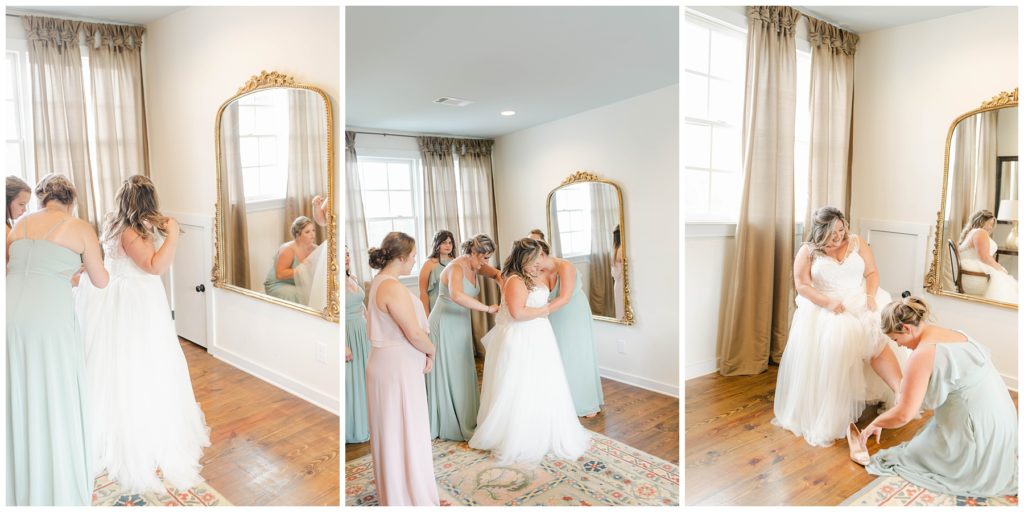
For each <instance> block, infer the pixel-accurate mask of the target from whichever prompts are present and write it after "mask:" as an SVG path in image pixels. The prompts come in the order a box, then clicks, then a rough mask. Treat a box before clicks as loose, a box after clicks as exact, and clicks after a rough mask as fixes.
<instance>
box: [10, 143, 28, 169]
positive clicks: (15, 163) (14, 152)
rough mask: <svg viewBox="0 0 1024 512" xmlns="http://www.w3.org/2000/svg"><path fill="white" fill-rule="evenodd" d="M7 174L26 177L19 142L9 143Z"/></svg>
mask: <svg viewBox="0 0 1024 512" xmlns="http://www.w3.org/2000/svg"><path fill="white" fill-rule="evenodd" d="M7 174H13V175H14V176H21V177H24V176H25V173H24V169H22V168H21V144H19V143H17V142H8V143H7Z"/></svg>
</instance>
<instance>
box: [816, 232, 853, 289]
mask: <svg viewBox="0 0 1024 512" xmlns="http://www.w3.org/2000/svg"><path fill="white" fill-rule="evenodd" d="M850 244H851V246H850V248H849V252H848V254H847V255H846V259H844V260H843V261H842V262H839V261H836V260H835V259H834V258H832V257H831V256H828V255H825V254H822V253H819V252H815V253H812V255H811V258H812V261H811V284H813V285H814V288H815V289H817V290H818V291H820V292H822V293H825V294H830V293H841V292H847V291H850V290H855V289H861V290H862V289H863V288H864V259H863V258H861V256H860V239H859V238H852V239H851V240H850Z"/></svg>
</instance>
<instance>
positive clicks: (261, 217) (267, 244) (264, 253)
mask: <svg viewBox="0 0 1024 512" xmlns="http://www.w3.org/2000/svg"><path fill="white" fill-rule="evenodd" d="M284 213H285V211H284V208H271V209H267V210H258V211H250V212H248V214H247V218H246V221H247V222H248V224H249V226H250V228H249V289H250V290H255V291H257V292H260V293H263V292H264V288H263V283H264V282H265V281H266V280H267V272H269V271H270V267H271V266H272V265H274V264H275V263H276V262H277V259H276V258H275V256H276V255H277V250H278V249H279V248H280V247H281V244H283V243H285V242H287V241H288V240H286V239H285V238H284V236H283V235H282V234H281V230H280V229H279V227H280V226H284V225H286V224H285V219H284Z"/></svg>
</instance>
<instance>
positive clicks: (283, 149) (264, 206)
mask: <svg viewBox="0 0 1024 512" xmlns="http://www.w3.org/2000/svg"><path fill="white" fill-rule="evenodd" d="M270 91H274V92H277V91H278V90H277V89H270ZM253 98H255V96H254V94H248V95H245V96H242V98H241V99H249V100H252V99H253ZM275 100H276V101H279V102H281V103H280V104H277V103H260V104H246V103H243V102H241V101H240V102H239V105H238V108H239V118H241V109H253V110H257V109H265V110H270V111H276V110H277V109H284V110H285V115H284V116H283V117H284V118H286V119H287V117H288V115H287V110H288V102H287V98H284V97H277V98H275ZM239 128H241V127H239ZM238 139H239V145H241V143H242V139H255V140H256V141H257V147H258V146H259V141H260V140H261V139H270V140H272V141H273V144H274V145H275V146H276V147H277V149H276V156H275V160H274V162H273V163H270V164H267V163H266V162H265V161H263V160H262V159H261V160H260V161H259V162H258V163H257V164H256V165H255V166H252V165H250V166H241V172H242V175H243V176H244V175H245V173H246V170H247V169H255V172H257V173H258V174H259V176H258V177H257V179H258V180H259V181H260V185H259V187H258V188H259V190H258V191H256V192H254V193H252V194H248V193H246V195H245V203H246V211H253V212H257V211H265V210H273V209H280V208H284V206H285V195H286V194H287V186H285V187H277V186H275V185H273V184H271V185H267V184H264V183H263V175H262V173H263V170H262V169H263V168H265V167H273V168H276V169H277V173H278V174H281V173H284V174H287V172H288V170H287V164H286V162H287V161H288V143H287V141H288V125H287V124H286V123H274V124H273V128H272V130H271V131H269V132H256V133H250V134H244V135H243V134H241V132H239V135H238ZM240 164H241V163H240ZM285 183H286V184H287V176H285Z"/></svg>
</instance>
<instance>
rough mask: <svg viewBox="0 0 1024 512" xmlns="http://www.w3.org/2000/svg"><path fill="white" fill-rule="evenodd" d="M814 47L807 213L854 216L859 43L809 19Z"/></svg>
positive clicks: (806, 220) (847, 34)
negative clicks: (825, 210)
mask: <svg viewBox="0 0 1024 512" xmlns="http://www.w3.org/2000/svg"><path fill="white" fill-rule="evenodd" d="M807 23H808V26H809V29H810V30H809V32H810V41H811V141H810V142H811V144H810V147H811V154H810V158H809V163H810V169H809V182H808V196H809V197H808V201H807V211H806V212H797V214H798V215H799V214H801V213H803V218H804V226H808V225H810V219H811V213H812V212H814V211H815V210H817V209H818V208H821V207H822V206H828V205H831V206H835V207H838V208H840V209H841V210H843V211H844V212H846V214H847V218H849V213H850V145H851V142H852V134H853V69H854V68H853V54H854V52H856V50H857V41H858V39H859V38H858V37H857V35H856V34H853V33H850V32H847V31H845V30H843V29H841V28H839V27H836V26H834V25H830V24H828V23H826V22H824V21H821V20H818V19H815V18H811V17H807Z"/></svg>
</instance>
